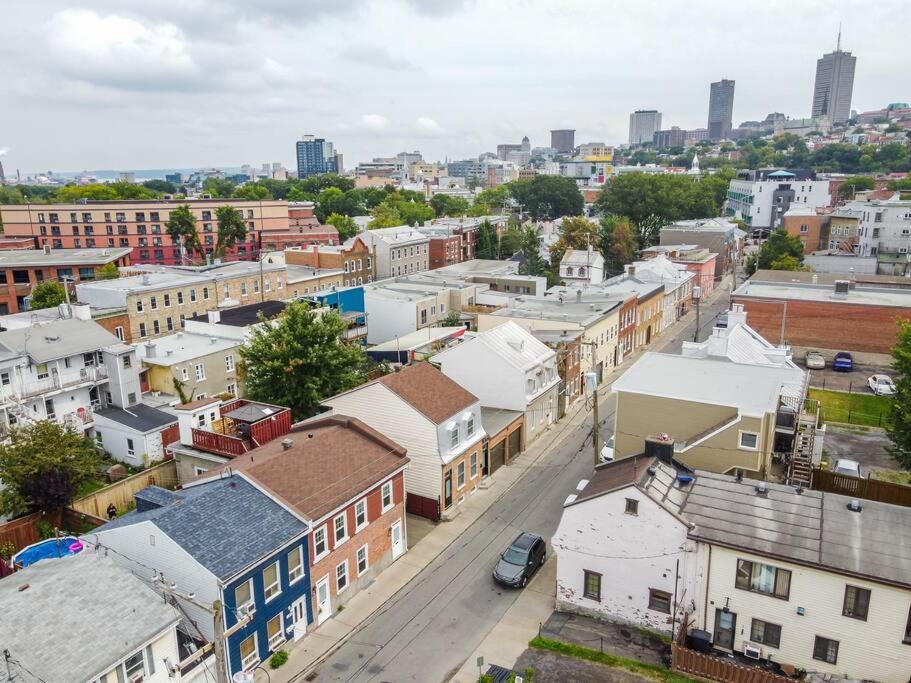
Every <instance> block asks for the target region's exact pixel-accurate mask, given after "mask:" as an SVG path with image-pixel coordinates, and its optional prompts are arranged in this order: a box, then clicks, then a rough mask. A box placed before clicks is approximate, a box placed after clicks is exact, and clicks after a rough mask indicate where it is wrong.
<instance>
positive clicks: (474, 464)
mask: <svg viewBox="0 0 911 683" xmlns="http://www.w3.org/2000/svg"><path fill="white" fill-rule="evenodd" d="M469 476H470V477H471V478H472V479H474V478H475V477H477V476H478V454H477V453H476V452H475V453H472V454H471V469H470V470H469Z"/></svg>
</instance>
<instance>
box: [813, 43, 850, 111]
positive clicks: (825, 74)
mask: <svg viewBox="0 0 911 683" xmlns="http://www.w3.org/2000/svg"><path fill="white" fill-rule="evenodd" d="M856 64H857V57H853V56H852V55H851V53H850V52H845V51H843V50H842V49H841V27H840V26H839V27H838V42H837V43H836V46H835V52H830V53H828V54H825V55H823V56H822V58H821V59H818V60H817V61H816V83H815V84H814V86H813V107H812V109H811V114H810V115H811V116H814V117H815V116H828V117H829V121H831V122H832V123H844V122H845V121H847V120H848V119H849V118H851V95H852V93H853V91H854V67H855V66H856Z"/></svg>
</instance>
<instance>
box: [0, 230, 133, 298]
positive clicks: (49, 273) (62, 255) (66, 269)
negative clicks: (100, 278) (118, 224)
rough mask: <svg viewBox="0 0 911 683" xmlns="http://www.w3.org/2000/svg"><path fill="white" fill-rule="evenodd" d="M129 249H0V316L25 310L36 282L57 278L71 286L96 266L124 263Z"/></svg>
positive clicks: (91, 276)
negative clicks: (27, 299)
mask: <svg viewBox="0 0 911 683" xmlns="http://www.w3.org/2000/svg"><path fill="white" fill-rule="evenodd" d="M130 253H131V249H129V248H125V249H51V248H50V247H45V248H44V249H39V250H36V249H16V250H12V251H0V315H9V314H11V313H21V312H22V311H24V310H26V307H25V304H26V301H25V300H26V298H27V297H29V296H30V295H31V293H32V290H33V289H34V287H35V285H37V284H38V283H39V282H44V281H47V280H51V281H56V282H59V283H60V284H62V285H64V286H65V287H67V288H68V289H69V290H70V292H71V293H72V292H73V286H74V285H75V284H77V283H79V282H87V281H91V280H94V279H95V278H96V277H97V272H98V269H99V268H101V267H103V266H106V265H107V264H109V263H113V264H114V265H115V266H118V267H119V266H127V265H129V263H130Z"/></svg>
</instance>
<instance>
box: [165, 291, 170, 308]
mask: <svg viewBox="0 0 911 683" xmlns="http://www.w3.org/2000/svg"><path fill="white" fill-rule="evenodd" d="M164 305H165V307H166V308H167V307H169V306H170V305H171V295H170V294H165V295H164Z"/></svg>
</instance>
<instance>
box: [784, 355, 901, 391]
mask: <svg viewBox="0 0 911 683" xmlns="http://www.w3.org/2000/svg"><path fill="white" fill-rule="evenodd" d="M795 362H796V363H797V365H798V366H799V367H801V368H803V369H806V366H805V365H804V363H803V359H802V358H801V359H798V360H796V361H795ZM827 362H829V359H827ZM890 371H891V368H889V367H887V366H885V367H884V366H881V365H880V366H877V365H858V364H856V363H855V365H854V370H853V371H852V372H835V370H833V369H832V368H831V367H826V369H825V370H810V371H809V372H810V386H811V387H815V388H816V389H830V390H832V391H852V392H859V393H866V394H872V393H873V392H872V391H870V388H869V387H868V386H867V379H869V377H870V375H876V374H884V375H888V374H889V372H890Z"/></svg>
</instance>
